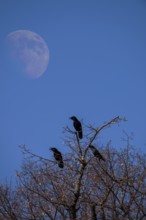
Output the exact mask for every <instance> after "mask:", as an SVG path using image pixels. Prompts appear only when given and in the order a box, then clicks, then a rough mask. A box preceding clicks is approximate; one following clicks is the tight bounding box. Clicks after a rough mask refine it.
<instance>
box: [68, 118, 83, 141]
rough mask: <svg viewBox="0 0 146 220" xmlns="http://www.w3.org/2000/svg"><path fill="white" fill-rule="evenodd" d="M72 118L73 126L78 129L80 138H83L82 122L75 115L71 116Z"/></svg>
mask: <svg viewBox="0 0 146 220" xmlns="http://www.w3.org/2000/svg"><path fill="white" fill-rule="evenodd" d="M70 119H71V120H73V126H74V128H75V129H76V131H77V132H78V136H79V138H80V139H82V138H83V132H82V125H81V122H80V121H79V120H78V119H77V118H76V117H75V116H72V117H70Z"/></svg>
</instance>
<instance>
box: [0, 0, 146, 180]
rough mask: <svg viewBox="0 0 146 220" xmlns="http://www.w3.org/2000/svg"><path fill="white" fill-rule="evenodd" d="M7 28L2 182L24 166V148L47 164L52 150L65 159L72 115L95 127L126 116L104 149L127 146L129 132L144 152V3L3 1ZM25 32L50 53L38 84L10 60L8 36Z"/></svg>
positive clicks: (0, 120)
mask: <svg viewBox="0 0 146 220" xmlns="http://www.w3.org/2000/svg"><path fill="white" fill-rule="evenodd" d="M0 26H1V34H0V48H1V50H0V60H1V61H0V76H1V77H0V102H1V108H0V167H1V171H0V172H1V177H0V180H4V179H5V178H6V177H7V178H10V177H13V176H14V175H15V170H16V169H18V168H19V167H20V164H21V160H22V155H21V153H20V149H19V148H18V145H20V144H26V145H27V146H28V147H29V148H30V149H31V150H32V151H33V152H34V153H37V154H40V155H42V156H45V157H51V156H52V154H51V152H49V147H50V146H56V147H57V148H58V149H60V150H61V151H62V152H65V151H66V150H67V149H65V148H64V146H63V137H64V136H63V133H62V131H63V127H65V126H66V125H68V126H70V127H71V128H72V122H71V121H70V120H69V117H70V116H72V115H76V116H77V117H78V118H79V119H80V120H83V121H84V123H86V124H89V123H90V124H94V125H95V126H99V125H101V124H102V123H103V122H105V121H108V120H110V119H112V118H113V117H116V116H118V115H119V116H121V117H126V119H127V120H128V122H126V123H121V124H120V125H119V126H117V125H115V126H113V127H112V128H110V129H108V130H106V131H104V132H102V134H101V135H100V138H99V144H102V143H106V142H107V141H108V140H109V139H112V141H113V145H114V146H115V147H117V148H119V147H121V146H123V143H122V142H121V137H122V136H123V133H122V130H125V131H126V132H127V133H131V132H133V134H134V140H133V144H134V145H135V146H136V148H137V149H138V150H139V151H140V152H142V151H145V146H146V133H145V132H146V117H145V114H146V2H145V1H144V0H139V1H136V0H122V1H117V0H115V1H114V0H111V1H109V0H103V1H101V0H91V1H89V0H88V1H87V0H80V1H79V0H74V1H73V0H72V1H68V0H62V1H60V0H43V1H40V0H36V1H28V0H27V1H24V0H23V1H19V0H13V1H8V0H1V7H0ZM22 29H24V30H30V31H33V32H36V33H37V34H39V35H40V36H41V37H42V38H43V39H44V40H45V41H46V43H47V45H48V47H49V51H50V61H49V65H48V69H47V71H46V72H45V74H43V76H42V77H40V78H39V79H36V80H30V79H27V78H25V77H23V76H22V74H20V73H19V72H18V71H17V70H16V68H15V64H13V63H12V60H10V59H9V57H8V54H7V50H6V44H5V40H6V36H7V34H9V33H10V32H12V31H16V30H22Z"/></svg>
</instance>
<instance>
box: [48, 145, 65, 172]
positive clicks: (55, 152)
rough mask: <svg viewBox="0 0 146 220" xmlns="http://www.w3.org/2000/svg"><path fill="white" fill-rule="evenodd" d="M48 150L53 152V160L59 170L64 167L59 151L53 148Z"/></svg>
mask: <svg viewBox="0 0 146 220" xmlns="http://www.w3.org/2000/svg"><path fill="white" fill-rule="evenodd" d="M50 150H52V151H53V153H54V158H55V160H56V161H57V163H58V166H59V167H60V168H63V167H64V163H63V158H62V154H61V152H60V151H59V150H57V148H55V147H51V148H50Z"/></svg>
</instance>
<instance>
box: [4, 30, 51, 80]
mask: <svg viewBox="0 0 146 220" xmlns="http://www.w3.org/2000/svg"><path fill="white" fill-rule="evenodd" d="M7 42H8V46H9V49H10V55H11V56H12V57H13V58H14V59H15V60H17V61H18V62H19V64H20V66H21V67H22V68H21V69H22V72H23V73H24V74H25V75H26V76H27V77H28V78H31V79H36V78H39V77H40V76H41V75H42V74H43V73H44V72H45V71H46V69H47V67H48V63H49V49H48V46H47V44H46V42H45V41H44V39H43V38H42V37H40V36H39V35H38V34H36V33H34V32H32V31H28V30H17V31H14V32H11V33H10V34H8V35H7Z"/></svg>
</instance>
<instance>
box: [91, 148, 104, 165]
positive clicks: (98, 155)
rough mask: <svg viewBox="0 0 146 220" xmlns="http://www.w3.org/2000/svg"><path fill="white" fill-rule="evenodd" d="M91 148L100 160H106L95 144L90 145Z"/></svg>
mask: <svg viewBox="0 0 146 220" xmlns="http://www.w3.org/2000/svg"><path fill="white" fill-rule="evenodd" d="M89 148H90V149H91V150H92V152H93V154H94V156H95V157H97V158H98V159H99V161H100V160H103V161H105V159H104V157H103V156H102V155H101V154H100V153H99V151H98V150H97V149H96V148H95V147H94V146H93V145H90V146H89Z"/></svg>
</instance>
